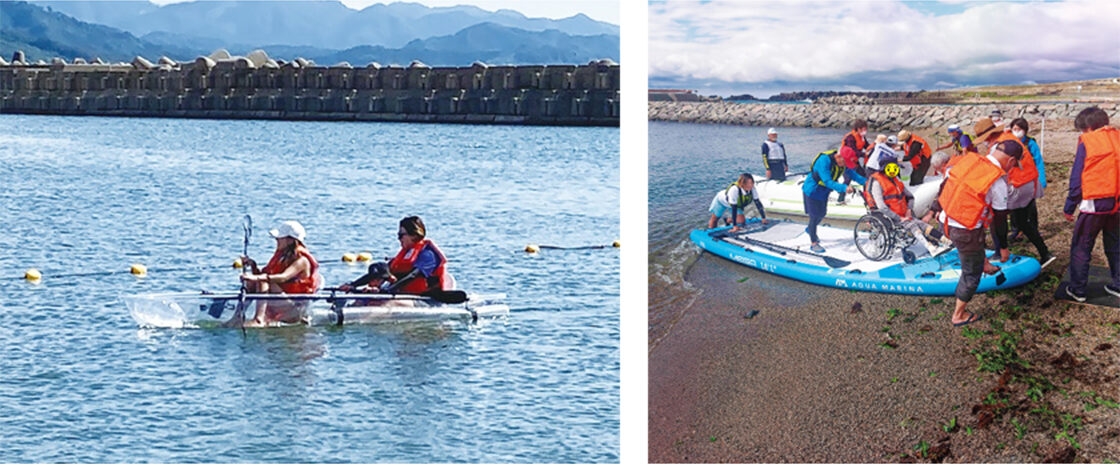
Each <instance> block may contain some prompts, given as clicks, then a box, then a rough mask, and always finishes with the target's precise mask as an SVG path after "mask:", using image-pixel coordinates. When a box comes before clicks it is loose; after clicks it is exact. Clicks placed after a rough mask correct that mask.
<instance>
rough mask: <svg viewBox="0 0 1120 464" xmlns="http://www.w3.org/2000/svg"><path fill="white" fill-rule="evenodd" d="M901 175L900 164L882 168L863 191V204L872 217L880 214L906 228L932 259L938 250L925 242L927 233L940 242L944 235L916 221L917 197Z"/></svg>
mask: <svg viewBox="0 0 1120 464" xmlns="http://www.w3.org/2000/svg"><path fill="white" fill-rule="evenodd" d="M899 171H901V168H899V167H898V163H888V164H887V165H886V166H883V172H876V173H874V174H871V175H870V176H869V177H868V178H867V185H866V186H865V187H864V190H863V199H864V203H865V204H867V209H868V211H870V212H871V213H873V214H879V215H881V216H883V217H885V218H887V219H888V220H890V221H891V223H893V224H896V225H899V226H902V227H903V228H905V229H906V231H907V232H908V233H910V235H912V236H913V237H914V240H916V241H917V242H918V243H919V244H921V245H922V246H923V247H925V249H926V251H929V254H930V256H933V255H936V254H937V253H938V249H937V247H935V246H934V245H931V244H930V243H929V240H926V235H925V234H926V233H927V232H928V233H930V235H931V236H932V237H933V238H935V239H940V238H941V232H940V231H938V230H937V229H934V228H931V227H929V226H928V225H927V224H926V223H924V222H922V221H919V220H918V219H917V218H915V217H914V209H913V204H914V194H913V193H911V192H910V190H908V189H907V188H906V185H905V184H903V183H902V180H900V179H899V178H898V173H899Z"/></svg>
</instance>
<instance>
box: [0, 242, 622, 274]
mask: <svg viewBox="0 0 1120 464" xmlns="http://www.w3.org/2000/svg"><path fill="white" fill-rule="evenodd" d="M620 247H621V243H620V242H619V241H618V240H615V241H613V242H611V243H610V244H609V245H584V246H569V247H564V246H554V245H537V244H533V243H530V244H528V245H525V249H524V251H525V252H526V253H529V254H535V253H540V251H541V250H601V249H605V248H620ZM389 259H391V258H388V257H386V258H384V260H385V261H388V260H389ZM370 261H373V253H371V252H368V251H363V252H360V253H343V254H342V258H341V260H339V261H327V262H323V263H320V265H323V264H334V263H342V264H347V265H354V264H357V263H365V262H370ZM244 266H245V263H242V262H241V258H235V259H234V260H233V262H232V265H227V264H223V265H212V266H181V267H160V268H151V269H149V268H148V266H146V265H144V264H141V263H133V264H132V265H130V266H129V267H128V268H127V269H114V270H101V271H88V272H66V273H59V274H52V273H47V274H44V273H43V271H40V270H39V269H37V268H30V269H28V270H27V271H26V272H24V273H23V276H21V277H18V278H20V279H23V280H26V281H28V282H31V283H40V282H42V281H43V279H44V278H51V279H63V278H74V277H98V276H109V275H114V274H124V273H128V274H131V275H133V276H135V277H137V278H140V277H147V276H148V274H149V273H169V272H183V271H197V270H205V269H221V268H229V267H232V268H234V269H241V268H242V267H244ZM15 278H17V277H7V279H15ZM0 279H4V278H3V277H0Z"/></svg>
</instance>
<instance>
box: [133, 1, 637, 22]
mask: <svg viewBox="0 0 1120 464" xmlns="http://www.w3.org/2000/svg"><path fill="white" fill-rule="evenodd" d="M184 1H194V0H152V3H155V4H157V5H167V4H169V3H180V2H184ZM341 2H342V4H344V5H346V6H348V7H350V8H353V9H355V10H360V9H362V8H365V7H367V6H370V5H372V4H374V3H395V2H392V1H384V0H341ZM408 2H410V3H420V4H423V5H427V6H455V5H474V6H477V7H479V8H482V9H484V10H489V11H495V10H500V9H507V10H514V11H517V12H520V13H521V14H523V15H525V16H528V17H530V18H552V19H560V18H567V17H569V16H575V15H576V14H579V13H583V14H585V15H587V16H588V17H590V18H592V19H595V20H599V21H605V22H608V23H611V24H618V15H619V10H618V1H617V0H408Z"/></svg>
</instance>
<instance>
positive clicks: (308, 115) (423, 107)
mask: <svg viewBox="0 0 1120 464" xmlns="http://www.w3.org/2000/svg"><path fill="white" fill-rule="evenodd" d="M18 55H19V54H18V53H17V57H16V58H20V56H18ZM0 113H19V114H57V115H95V116H97V115H99V116H139V117H184V118H230V119H247V118H252V119H311V120H347V121H409V122H450V123H481V124H532V125H593V126H618V121H619V119H618V115H619V65H618V64H616V63H614V62H613V61H610V60H599V61H593V62H591V63H588V64H586V65H579V66H576V65H548V66H544V65H541V66H489V65H486V64H484V63H475V64H474V65H472V66H470V67H430V66H427V65H425V64H423V63H420V62H413V63H412V64H410V65H409V66H408V67H402V66H381V65H380V64H378V63H370V64H368V65H366V66H365V67H360V68H355V67H353V66H351V65H350V64H349V63H339V64H336V65H334V66H319V65H316V64H315V63H313V62H309V61H307V60H304V59H302V58H299V59H296V60H295V61H291V62H284V61H276V60H273V59H271V58H268V56H267V55H265V54H264V52H253V53H250V54H249V56H247V57H240V56H238V57H234V56H230V55H229V54H228V53H225V52H223V51H219V52H215V54H213V55H211V56H209V57H199V58H198V59H196V60H194V61H192V62H187V63H177V62H174V61H172V60H169V59H167V58H161V59H160V60H159V62H158V63H156V64H153V63H151V62H149V61H148V60H146V59H144V58H142V57H137V58H136V59H135V60H133V62H132V63H117V64H107V63H101V62H95V63H87V62H85V61H84V60H81V59H76V60H74V62H71V63H68V62H64V61H63V60H61V59H57V58H56V59H55V60H54V61H53V62H52V63H49V64H48V63H42V62H40V63H26V62H24V61H22V60H19V59H16V60H14V61H13V62H12V63H8V62H6V61H4V60H3V59H0Z"/></svg>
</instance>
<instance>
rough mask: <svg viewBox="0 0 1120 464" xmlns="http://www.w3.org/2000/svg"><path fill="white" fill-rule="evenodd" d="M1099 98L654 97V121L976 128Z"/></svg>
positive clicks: (1073, 111) (1058, 112) (1112, 107)
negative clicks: (905, 101) (833, 100)
mask: <svg viewBox="0 0 1120 464" xmlns="http://www.w3.org/2000/svg"><path fill="white" fill-rule="evenodd" d="M1092 105H1094V104H1093V103H1038V104H1034V103H1008V104H965V105H918V104H911V105H902V104H890V105H881V104H879V105H855V104H852V105H830V104H804V105H791V104H778V103H732V102H723V101H720V102H649V110H648V118H649V120H650V121H676V122H692V123H708V124H735V125H746V126H795V127H838V128H846V127H849V126H850V125H851V122H852V120H853V119H856V118H862V119H865V120H867V123H868V126H870V128H871V129H872V130H876V131H898V130H901V129H941V128H944V127H946V126H948V125H950V124H960V125H961V127H962V128H964V129H965V130H966V131H971V126H972V124H973V123H974V122H975V121H976V120H978V119H980V118H983V117H987V116H988V115H989V114H990V113H991V112H992V110H994V109H999V110H1000V112H1002V113H1003V118H1004V119H1006V120H1011V119H1013V118H1016V117H1019V116H1023V117H1025V118H1027V120H1028V121H1037V120H1039V119H1042V118H1044V117H1045V118H1046V119H1073V118H1074V117H1075V116H1077V113H1078V112H1080V111H1081V110H1082V109H1084V108H1087V107H1089V106H1092ZM1096 105H1097V106H1099V107H1101V108H1102V109H1104V110H1105V111H1107V112H1108V113H1109V117H1110V118H1112V119H1113V120H1117V118H1120V104H1117V103H1111V102H1109V103H1097V104H1096Z"/></svg>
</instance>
